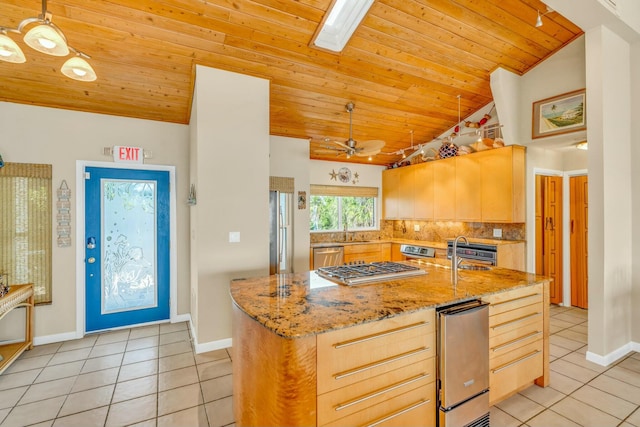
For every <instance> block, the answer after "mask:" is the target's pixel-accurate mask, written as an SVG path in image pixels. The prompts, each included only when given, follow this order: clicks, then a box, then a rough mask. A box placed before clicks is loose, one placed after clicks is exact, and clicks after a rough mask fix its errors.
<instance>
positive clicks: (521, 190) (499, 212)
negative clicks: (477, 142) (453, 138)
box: [476, 146, 525, 222]
mask: <svg viewBox="0 0 640 427" xmlns="http://www.w3.org/2000/svg"><path fill="white" fill-rule="evenodd" d="M476 156H477V157H478V160H479V161H480V164H481V175H482V177H481V186H482V195H481V197H482V221H484V222H524V221H525V210H524V204H525V203H524V202H525V200H524V198H525V182H524V180H525V171H524V147H516V146H509V147H504V148H498V149H495V150H488V151H485V152H481V153H478V154H476Z"/></svg>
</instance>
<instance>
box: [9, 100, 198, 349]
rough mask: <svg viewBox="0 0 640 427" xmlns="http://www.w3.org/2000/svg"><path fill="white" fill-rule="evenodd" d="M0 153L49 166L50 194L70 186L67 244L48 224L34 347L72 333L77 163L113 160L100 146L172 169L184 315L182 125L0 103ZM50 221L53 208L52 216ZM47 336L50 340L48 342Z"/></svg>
mask: <svg viewBox="0 0 640 427" xmlns="http://www.w3.org/2000/svg"><path fill="white" fill-rule="evenodd" d="M0 129H2V139H0V153H1V154H2V157H3V159H4V161H5V162H22V163H48V164H52V165H53V181H52V187H53V196H54V197H55V190H56V189H57V188H58V187H59V186H60V184H61V182H62V180H63V179H64V180H66V181H67V183H68V185H69V188H70V189H71V199H72V200H71V202H72V203H71V205H72V213H71V230H72V236H71V237H72V242H73V243H72V245H71V246H70V247H67V248H59V247H57V246H56V234H55V232H56V229H55V222H54V223H53V225H54V227H53V235H52V239H53V250H52V263H53V268H52V277H53V285H52V286H53V303H52V304H51V305H41V306H38V307H37V308H36V312H35V324H36V325H35V337H36V342H38V341H40V342H43V341H44V342H46V341H48V340H49V338H51V339H55V338H56V336H57V337H61V336H67V334H70V333H73V332H75V330H76V318H75V314H76V308H75V307H76V269H84V266H83V265H77V264H76V250H77V249H80V250H82V249H83V248H76V244H75V239H76V236H75V229H76V228H75V227H76V218H77V217H78V215H82V214H83V213H82V212H76V211H75V210H74V208H75V198H76V197H77V191H76V189H77V183H76V181H75V176H76V160H88V161H104V162H109V161H113V158H112V157H111V158H110V157H108V156H104V155H103V154H102V152H103V150H102V149H103V147H110V146H113V145H129V146H138V147H143V148H145V149H147V150H151V151H153V159H148V160H146V161H145V163H147V164H160V165H173V166H175V167H176V182H177V185H176V188H177V200H178V206H177V234H178V241H177V242H176V243H177V247H178V314H186V313H188V312H189V246H188V245H189V241H188V237H187V236H188V212H187V207H186V203H185V201H186V198H187V192H188V157H187V153H188V145H187V144H188V132H189V129H188V127H187V126H185V125H178V124H171V123H162V122H156V121H150V120H139V119H130V118H124V117H114V116H107V115H100V114H91V113H83V112H77V111H68V110H60V109H52V108H43V107H34V106H28V105H20V104H12V103H6V102H0ZM53 215H54V217H53V218H52V220H55V210H54V212H53ZM48 337H49V338H48Z"/></svg>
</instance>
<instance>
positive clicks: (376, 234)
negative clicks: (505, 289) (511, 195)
mask: <svg viewBox="0 0 640 427" xmlns="http://www.w3.org/2000/svg"><path fill="white" fill-rule="evenodd" d="M416 226H417V228H418V231H416ZM494 229H500V230H502V237H501V238H500V239H501V240H526V227H525V224H524V223H517V224H507V223H505V224H496V223H481V222H453V221H436V222H434V221H414V220H405V221H397V220H383V221H380V231H377V230H376V231H349V232H348V233H347V234H346V238H345V233H344V232H332V233H311V243H327V242H344V241H345V240H346V241H354V242H360V241H370V240H378V239H409V240H424V241H429V242H445V241H446V240H447V239H449V238H452V237H456V236H467V237H475V238H478V239H497V238H496V237H494V236H493V230H494Z"/></svg>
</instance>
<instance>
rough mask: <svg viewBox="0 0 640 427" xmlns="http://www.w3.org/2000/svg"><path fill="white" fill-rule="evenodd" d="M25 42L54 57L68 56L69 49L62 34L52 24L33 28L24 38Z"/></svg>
mask: <svg viewBox="0 0 640 427" xmlns="http://www.w3.org/2000/svg"><path fill="white" fill-rule="evenodd" d="M24 41H25V43H26V44H28V45H29V46H30V47H32V48H33V49H35V50H37V51H39V52H42V53H46V54H48V55H53V56H67V55H68V54H69V48H68V47H67V42H66V41H65V39H64V37H63V36H62V34H60V32H59V31H58V30H57V29H56V28H54V27H53V26H52V25H50V24H40V25H38V26H36V27H33V28H32V29H30V30H29V32H28V33H27V34H26V35H25V36H24Z"/></svg>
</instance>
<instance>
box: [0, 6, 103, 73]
mask: <svg viewBox="0 0 640 427" xmlns="http://www.w3.org/2000/svg"><path fill="white" fill-rule="evenodd" d="M51 17H52V15H51V13H49V12H48V11H47V0H42V13H41V14H40V15H38V16H37V17H33V18H26V19H23V20H22V22H20V25H18V28H8V27H2V26H0V61H5V62H12V63H14V64H19V63H24V62H26V58H25V56H24V53H23V52H22V49H20V47H19V46H18V45H17V44H16V42H14V41H13V40H12V39H11V38H10V37H9V36H8V35H7V33H8V32H12V33H17V34H22V33H23V32H24V30H25V28H26V27H27V26H29V25H31V24H37V25H36V26H34V27H33V28H31V29H30V30H29V31H28V32H27V33H26V34H25V36H24V42H25V43H26V44H27V46H29V47H31V48H32V49H34V50H37V51H38V52H42V53H45V54H47V55H52V56H67V55H69V52H70V51H73V52H74V53H75V54H76V56H75V57H73V58H70V59H69V60H67V61H66V62H65V63H64V65H63V66H62V73H63V74H64V75H65V76H67V77H69V78H71V79H74V80H79V81H84V82H90V81H93V80H96V78H97V77H96V73H95V71H94V70H93V68H92V67H91V65H89V63H88V62H87V61H86V60H87V59H89V58H90V56H89V55H87V54H85V53H83V52H80V51H79V50H76V49H74V48H72V47H71V46H69V45H68V44H67V38H66V37H65V36H64V34H63V33H62V30H61V29H60V28H58V27H57V26H56V25H55V24H54V23H53V22H51Z"/></svg>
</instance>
